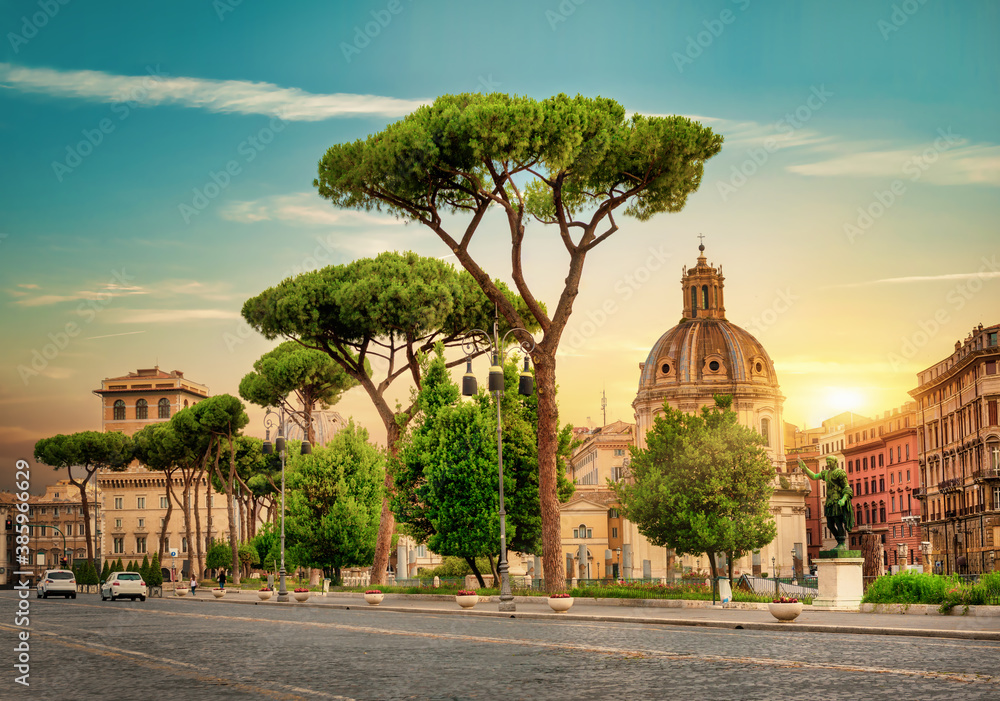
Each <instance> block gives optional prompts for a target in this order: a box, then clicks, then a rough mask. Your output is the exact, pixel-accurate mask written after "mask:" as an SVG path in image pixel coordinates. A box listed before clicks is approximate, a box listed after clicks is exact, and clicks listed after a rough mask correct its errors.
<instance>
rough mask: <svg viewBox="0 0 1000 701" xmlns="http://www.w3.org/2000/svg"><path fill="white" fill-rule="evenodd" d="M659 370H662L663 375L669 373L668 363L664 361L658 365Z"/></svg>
mask: <svg viewBox="0 0 1000 701" xmlns="http://www.w3.org/2000/svg"><path fill="white" fill-rule="evenodd" d="M660 372H662V373H663V374H664V375H669V374H670V363H664V364H663V365H661V366H660Z"/></svg>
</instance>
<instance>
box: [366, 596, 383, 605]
mask: <svg viewBox="0 0 1000 701" xmlns="http://www.w3.org/2000/svg"><path fill="white" fill-rule="evenodd" d="M383 598H385V594H365V601H367V602H368V603H369V604H370V605H371V606H378V605H379V604H381V603H382V599H383Z"/></svg>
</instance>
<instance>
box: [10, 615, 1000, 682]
mask: <svg viewBox="0 0 1000 701" xmlns="http://www.w3.org/2000/svg"><path fill="white" fill-rule="evenodd" d="M71 605H73V606H82V607H87V608H99V609H101V610H106V607H103V606H97V605H94V604H71ZM141 612H142V613H146V614H152V615H161V616H178V617H185V618H200V619H217V620H226V621H245V622H248V623H276V624H279V625H292V626H309V627H313V628H324V629H330V630H341V631H346V632H354V633H366V634H371V635H395V636H404V637H414V638H431V639H438V640H454V641H459V642H474V643H487V644H492V645H520V646H524V647H536V648H546V649H552V650H569V651H575V652H592V653H599V654H606V655H618V656H629V657H634V656H637V655H644V656H649V657H660V658H664V659H667V660H671V661H673V660H677V661H687V660H694V661H701V662H714V663H728V664H740V665H756V666H761V667H782V668H800V669H818V670H829V671H839V672H856V673H864V674H889V675H894V676H903V677H921V678H926V679H936V680H942V681H951V682H957V683H964V684H970V683H977V684H997V683H998V682H1000V679H998V678H996V677H994V676H992V675H984V674H975V673H962V672H934V671H930V670H912V669H890V668H888V667H871V666H864V665H851V664H839V663H832V662H817V661H810V660H785V659H778V658H761V657H749V656H738V657H736V656H728V655H710V654H703V653H680V652H667V651H664V650H654V649H627V648H615V647H605V646H594V645H580V644H576V643H557V642H545V641H539V640H526V639H519V638H509V639H508V638H496V637H490V636H480V635H465V634H460V633H424V632H416V631H402V630H392V629H387V628H375V627H372V626H354V625H346V624H342V623H321V622H317V621H287V620H276V619H271V618H254V617H250V616H222V615H212V614H202V613H186V612H181V611H161V610H156V609H148V608H144V609H141ZM432 615H433V614H432ZM0 626H3V624H0ZM3 627H6V626H3ZM984 647H985V646H984ZM994 649H995V648H994ZM334 698H340V697H334Z"/></svg>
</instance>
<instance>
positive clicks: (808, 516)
mask: <svg viewBox="0 0 1000 701" xmlns="http://www.w3.org/2000/svg"><path fill="white" fill-rule="evenodd" d="M811 518H812V507H809V506H807V507H806V520H809V519H811Z"/></svg>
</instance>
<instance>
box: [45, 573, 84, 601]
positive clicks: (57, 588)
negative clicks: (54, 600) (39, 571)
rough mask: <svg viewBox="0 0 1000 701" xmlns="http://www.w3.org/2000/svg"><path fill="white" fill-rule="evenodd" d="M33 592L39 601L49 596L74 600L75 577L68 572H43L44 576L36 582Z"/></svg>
mask: <svg viewBox="0 0 1000 701" xmlns="http://www.w3.org/2000/svg"><path fill="white" fill-rule="evenodd" d="M35 592H36V593H37V595H38V598H39V599H48V598H49V596H65V597H66V598H67V599H75V598H76V575H75V574H73V573H72V572H71V571H70V570H45V574H43V575H42V577H41V579H39V580H38V585H37V586H36V587H35Z"/></svg>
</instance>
